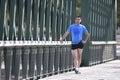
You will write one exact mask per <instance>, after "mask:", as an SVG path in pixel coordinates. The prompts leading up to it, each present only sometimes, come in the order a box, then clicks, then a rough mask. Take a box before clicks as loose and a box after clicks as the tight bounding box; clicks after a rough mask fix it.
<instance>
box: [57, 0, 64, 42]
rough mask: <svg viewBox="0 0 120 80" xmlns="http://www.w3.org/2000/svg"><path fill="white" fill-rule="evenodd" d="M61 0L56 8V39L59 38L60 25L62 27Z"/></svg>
mask: <svg viewBox="0 0 120 80" xmlns="http://www.w3.org/2000/svg"><path fill="white" fill-rule="evenodd" d="M62 2H63V0H59V9H58V18H57V23H58V25H57V26H58V27H57V32H58V33H57V40H59V38H60V36H61V27H62V6H63V4H62Z"/></svg>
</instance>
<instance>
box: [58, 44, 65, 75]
mask: <svg viewBox="0 0 120 80" xmlns="http://www.w3.org/2000/svg"><path fill="white" fill-rule="evenodd" d="M65 52H66V48H65V46H61V53H60V66H59V67H60V72H61V73H63V72H64V71H65Z"/></svg>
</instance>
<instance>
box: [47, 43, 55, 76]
mask: <svg viewBox="0 0 120 80" xmlns="http://www.w3.org/2000/svg"><path fill="white" fill-rule="evenodd" d="M49 53H50V54H49V61H48V74H49V75H53V70H54V55H55V45H52V46H50V52H49Z"/></svg>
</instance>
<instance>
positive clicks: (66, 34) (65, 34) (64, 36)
mask: <svg viewBox="0 0 120 80" xmlns="http://www.w3.org/2000/svg"><path fill="white" fill-rule="evenodd" d="M68 34H69V32H65V33H64V35H63V36H62V37H60V42H62V41H63V40H64V39H65V38H66V37H67V36H68Z"/></svg>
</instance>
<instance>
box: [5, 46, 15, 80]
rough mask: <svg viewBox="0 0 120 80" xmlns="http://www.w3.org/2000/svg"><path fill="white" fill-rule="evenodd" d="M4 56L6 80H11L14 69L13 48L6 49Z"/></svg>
mask: <svg viewBox="0 0 120 80" xmlns="http://www.w3.org/2000/svg"><path fill="white" fill-rule="evenodd" d="M4 55H5V78H6V80H10V79H11V69H12V55H13V50H12V47H7V48H5V49H4Z"/></svg>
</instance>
